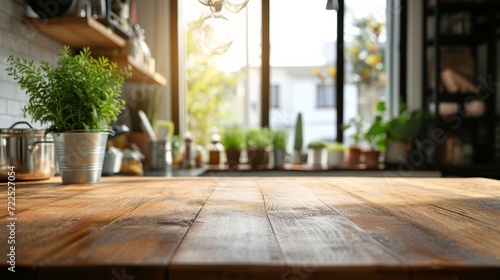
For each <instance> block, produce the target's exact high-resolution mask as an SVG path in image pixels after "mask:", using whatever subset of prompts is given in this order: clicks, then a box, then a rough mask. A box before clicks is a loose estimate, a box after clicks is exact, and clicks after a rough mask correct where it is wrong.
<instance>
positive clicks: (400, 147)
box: [384, 105, 428, 164]
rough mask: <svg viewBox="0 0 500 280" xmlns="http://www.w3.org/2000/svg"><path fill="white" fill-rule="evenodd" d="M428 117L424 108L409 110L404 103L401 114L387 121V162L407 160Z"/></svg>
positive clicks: (393, 162) (397, 162)
mask: <svg viewBox="0 0 500 280" xmlns="http://www.w3.org/2000/svg"><path fill="white" fill-rule="evenodd" d="M427 119H428V115H427V113H426V112H424V111H422V110H415V111H412V112H409V111H408V108H407V107H406V106H405V105H403V106H402V109H401V110H400V114H399V115H397V116H394V117H392V118H390V119H389V120H388V121H387V123H386V133H387V148H386V151H385V157H384V158H385V163H386V164H399V163H401V162H404V161H406V159H407V157H408V154H409V153H410V151H411V149H412V143H413V140H414V139H415V138H416V137H417V134H418V132H419V131H420V128H421V127H422V124H424V123H425V122H426V121H427Z"/></svg>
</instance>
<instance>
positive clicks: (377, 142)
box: [363, 101, 387, 168]
mask: <svg viewBox="0 0 500 280" xmlns="http://www.w3.org/2000/svg"><path fill="white" fill-rule="evenodd" d="M376 112H377V114H376V116H375V119H374V120H373V122H372V123H371V125H370V126H369V127H368V129H367V130H366V132H365V133H364V134H363V138H364V140H365V141H366V142H367V144H368V148H367V149H366V150H364V151H363V155H364V157H365V164H366V168H378V164H379V159H380V153H381V152H384V151H385V147H386V140H387V136H386V124H385V122H384V112H385V102H383V101H378V102H377V104H376Z"/></svg>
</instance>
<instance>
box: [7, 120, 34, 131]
mask: <svg viewBox="0 0 500 280" xmlns="http://www.w3.org/2000/svg"><path fill="white" fill-rule="evenodd" d="M18 124H26V125H27V126H29V127H30V128H33V126H31V124H30V123H29V122H25V121H20V122H15V123H14V124H13V125H11V126H10V127H9V129H11V128H14V126H16V125H18Z"/></svg>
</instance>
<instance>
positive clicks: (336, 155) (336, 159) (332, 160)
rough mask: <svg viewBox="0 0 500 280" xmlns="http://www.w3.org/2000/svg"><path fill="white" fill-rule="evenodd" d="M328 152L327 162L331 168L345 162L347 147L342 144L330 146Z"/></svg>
mask: <svg viewBox="0 0 500 280" xmlns="http://www.w3.org/2000/svg"><path fill="white" fill-rule="evenodd" d="M326 150H327V153H328V156H327V158H328V160H327V162H328V166H329V167H335V166H337V165H339V164H341V163H343V162H344V151H345V147H344V145H343V144H342V143H337V142H335V143H333V144H329V145H328V147H327V148H326Z"/></svg>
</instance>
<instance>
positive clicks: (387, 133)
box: [344, 101, 427, 168]
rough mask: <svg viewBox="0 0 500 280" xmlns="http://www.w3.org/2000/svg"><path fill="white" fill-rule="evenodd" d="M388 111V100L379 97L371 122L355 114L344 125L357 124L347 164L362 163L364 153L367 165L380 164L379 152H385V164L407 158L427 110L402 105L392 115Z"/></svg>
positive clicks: (399, 161)
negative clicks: (412, 108)
mask: <svg viewBox="0 0 500 280" xmlns="http://www.w3.org/2000/svg"><path fill="white" fill-rule="evenodd" d="M385 112H386V108H385V102H384V101H378V102H377V104H376V115H375V118H374V120H373V121H372V122H371V123H365V122H364V121H363V120H362V119H360V118H353V119H351V120H350V121H349V123H348V124H346V125H345V126H344V129H347V128H350V127H354V128H355V132H354V133H353V134H352V135H351V144H350V146H349V148H348V159H347V163H348V164H359V163H361V157H360V155H361V154H362V155H363V156H364V163H365V164H366V167H367V168H378V164H379V161H380V155H381V153H384V152H385V153H384V163H386V164H398V163H401V162H404V161H406V160H407V157H408V154H409V152H410V151H411V149H412V142H413V140H414V139H415V138H416V136H417V134H418V132H419V131H420V129H421V127H422V125H423V124H424V123H425V121H426V120H427V114H426V113H425V112H423V111H421V110H416V111H412V112H409V111H408V109H407V107H406V106H402V109H401V110H400V113H399V114H398V115H396V116H393V117H389V118H388V117H386V116H385ZM363 144H364V145H365V147H364V148H362V146H363Z"/></svg>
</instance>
